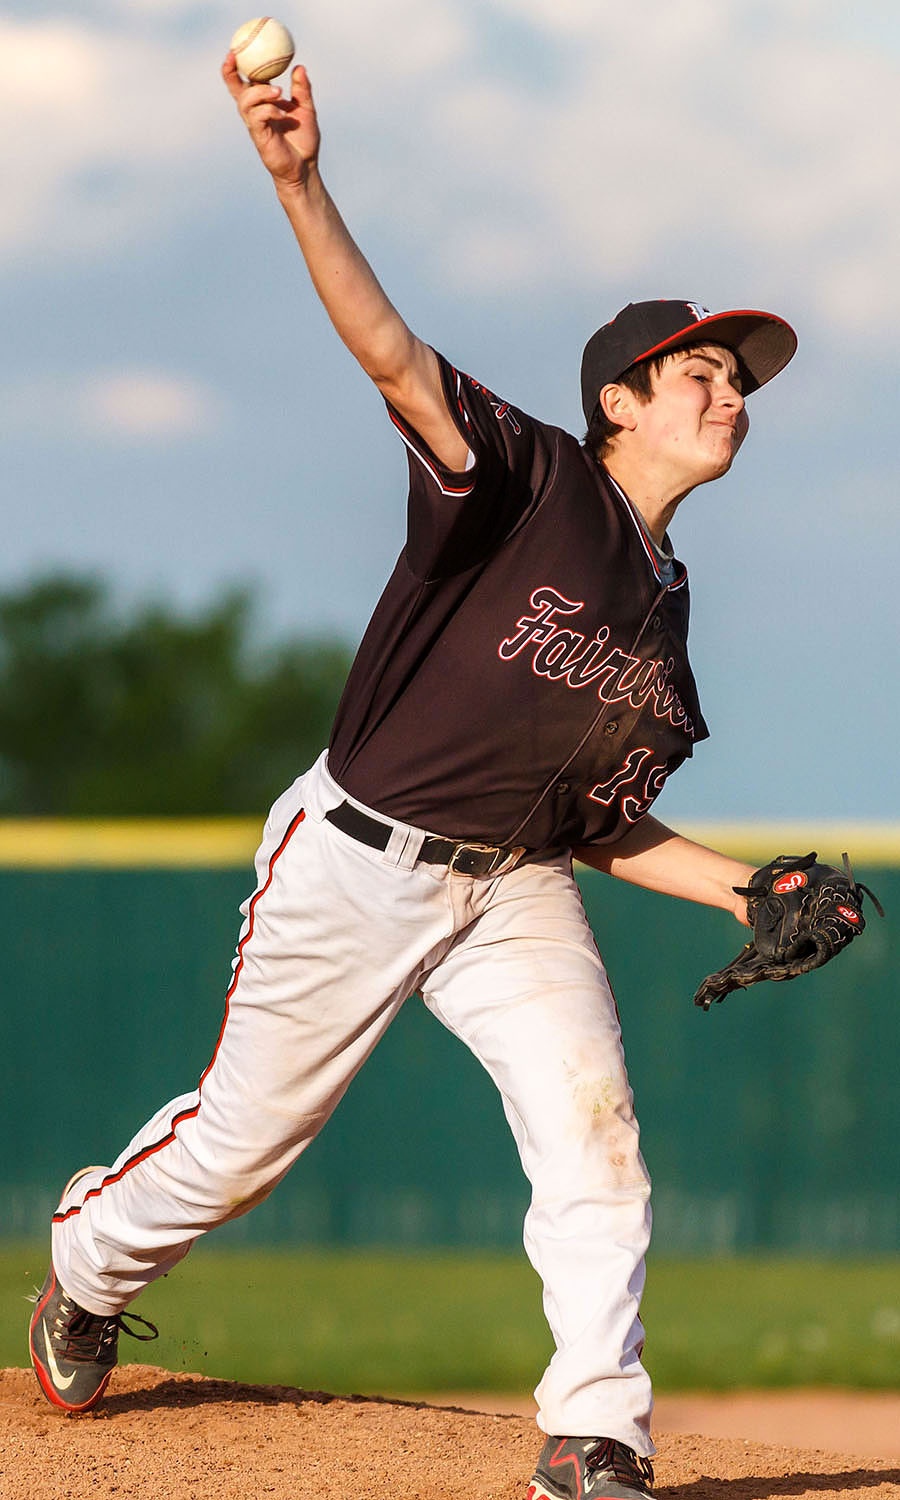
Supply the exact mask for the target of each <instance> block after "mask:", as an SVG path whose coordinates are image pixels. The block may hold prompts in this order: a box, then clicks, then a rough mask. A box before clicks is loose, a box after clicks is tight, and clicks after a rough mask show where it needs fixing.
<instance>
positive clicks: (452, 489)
mask: <svg viewBox="0 0 900 1500" xmlns="http://www.w3.org/2000/svg"><path fill="white" fill-rule="evenodd" d="M388 416H389V417H390V419H391V421H392V422H393V424H394V426H395V427H396V429H397V431H398V432H399V434H400V436H401V437H402V439H403V441H404V443H405V444H406V446H407V447H408V448H409V449H410V451H411V452H412V453H414V454H415V455H416V458H417V459H418V460H419V463H420V464H422V466H423V468H426V469H427V470H428V472H429V474H430V475H431V477H432V479H433V480H434V482H435V484H436V485H437V486H438V488H439V489H440V491H441V493H442V494H444V495H457V496H460V497H462V496H465V495H471V493H472V491H473V490H474V488H475V483H474V481H472V482H471V483H469V484H466V485H452V484H445V483H444V481H443V480H442V479H441V477H440V475H439V474H438V472H437V469H436V468H435V467H434V465H433V464H431V463H429V461H428V459H427V458H426V457H425V455H424V453H423V452H422V450H421V449H420V448H419V447H418V445H417V443H416V439H415V438H414V437H413V436H412V434H411V433H410V432H408V431H407V429H406V428H405V427H404V426H403V423H402V422H401V421H400V419H399V417H397V416H395V415H394V413H393V412H392V411H390V410H388Z"/></svg>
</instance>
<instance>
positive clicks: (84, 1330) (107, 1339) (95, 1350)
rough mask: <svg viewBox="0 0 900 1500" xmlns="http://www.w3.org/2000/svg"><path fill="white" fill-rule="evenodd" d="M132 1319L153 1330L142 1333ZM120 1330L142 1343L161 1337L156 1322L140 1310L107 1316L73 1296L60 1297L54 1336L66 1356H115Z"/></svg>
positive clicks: (103, 1358) (99, 1358)
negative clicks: (87, 1308)
mask: <svg viewBox="0 0 900 1500" xmlns="http://www.w3.org/2000/svg"><path fill="white" fill-rule="evenodd" d="M126 1320H128V1321H126ZM129 1322H131V1323H141V1324H143V1326H144V1328H149V1329H150V1332H149V1333H138V1332H137V1330H136V1329H135V1328H132V1327H129ZM120 1332H121V1333H127V1334H128V1335H129V1336H130V1337H131V1338H133V1339H140V1340H141V1342H142V1343H150V1342H151V1340H153V1339H156V1338H159V1329H158V1328H157V1327H156V1325H155V1324H154V1323H150V1322H148V1321H147V1319H146V1318H142V1317H140V1316H139V1315H138V1314H137V1313H126V1312H121V1313H115V1314H114V1315H113V1316H112V1317H103V1316H102V1315H100V1314H98V1313H90V1312H88V1311H87V1310H86V1309H85V1308H83V1307H79V1306H78V1303H77V1302H75V1301H73V1299H72V1298H71V1297H67V1296H63V1297H61V1298H60V1303H59V1312H58V1313H57V1315H56V1317H55V1318H54V1320H53V1328H52V1329H51V1337H52V1339H53V1342H54V1344H56V1345H57V1347H58V1348H59V1351H60V1353H61V1354H62V1356H63V1358H64V1359H69V1360H87V1361H91V1362H95V1363H103V1362H104V1361H107V1360H109V1359H114V1358H115V1354H116V1347H117V1345H118V1341H119V1333H120Z"/></svg>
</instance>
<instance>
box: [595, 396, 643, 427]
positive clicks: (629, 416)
mask: <svg viewBox="0 0 900 1500" xmlns="http://www.w3.org/2000/svg"><path fill="white" fill-rule="evenodd" d="M599 400H600V407H601V410H602V412H603V415H604V416H605V417H606V419H607V421H609V422H612V423H613V424H614V425H615V426H616V427H624V428H625V430H626V432H633V431H634V429H635V427H636V426H637V411H636V407H637V397H636V396H635V394H634V392H633V391H630V390H629V389H628V387H627V385H605V386H604V387H603V389H602V391H601V392H600V397H599Z"/></svg>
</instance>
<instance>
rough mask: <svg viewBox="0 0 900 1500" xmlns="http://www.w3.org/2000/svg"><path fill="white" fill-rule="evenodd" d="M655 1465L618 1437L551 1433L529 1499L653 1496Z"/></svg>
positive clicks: (603, 1499) (637, 1498)
mask: <svg viewBox="0 0 900 1500" xmlns="http://www.w3.org/2000/svg"><path fill="white" fill-rule="evenodd" d="M652 1486H653V1465H652V1464H651V1462H650V1460H649V1458H639V1457H638V1455H637V1454H636V1453H635V1452H634V1450H633V1449H632V1448H629V1447H627V1446H626V1444H625V1443H620V1442H617V1441H616V1439H615V1438H559V1437H550V1438H548V1439H547V1441H546V1443H545V1444H544V1447H543V1450H542V1452H541V1456H540V1458H539V1459H538V1464H537V1469H536V1470H535V1473H534V1477H533V1479H532V1481H531V1483H530V1484H529V1486H528V1491H527V1494H526V1500H648V1497H649V1500H653V1488H652Z"/></svg>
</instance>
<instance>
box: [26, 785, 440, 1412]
mask: <svg viewBox="0 0 900 1500" xmlns="http://www.w3.org/2000/svg"><path fill="white" fill-rule="evenodd" d="M333 787H334V784H333V783H331V784H330V788H331V801H332V802H333V801H334V794H333ZM327 805H328V799H327V797H325V796H324V794H323V791H322V777H321V775H319V776H318V777H316V776H314V775H313V774H312V773H310V776H309V777H307V778H301V780H300V782H299V783H297V784H296V785H295V787H294V788H292V789H291V792H290V793H289V794H286V795H285V797H283V798H282V799H280V801H279V803H277V804H276V806H275V808H274V809H273V812H272V815H271V816H270V819H269V821H268V823H267V825H266V830H265V835H264V839H263V843H262V845H261V848H260V852H259V855H258V857H257V875H258V884H257V889H256V892H255V894H254V896H253V897H252V899H251V900H250V901H249V902H248V903H246V906H245V908H244V912H245V920H244V924H243V929H242V934H241V940H240V943H239V947H238V953H237V958H236V961H235V966H234V977H233V980H232V984H231V986H230V989H229V991H228V1002H227V1011H226V1017H225V1022H224V1024H223V1027H222V1031H221V1033H220V1036H219V1041H218V1045H217V1047H216V1050H215V1054H214V1057H213V1059H212V1061H211V1063H210V1065H209V1067H208V1068H207V1070H206V1072H205V1073H204V1075H203V1077H202V1079H201V1082H200V1086H199V1088H198V1089H196V1090H195V1091H193V1092H192V1093H190V1094H186V1095H183V1096H182V1097H180V1098H178V1099H176V1100H174V1101H172V1102H171V1103H170V1104H168V1105H166V1106H165V1107H164V1108H163V1109H162V1110H160V1111H159V1112H158V1113H157V1114H156V1115H155V1116H154V1117H153V1118H152V1119H151V1120H150V1121H149V1122H148V1123H147V1124H146V1125H145V1126H144V1127H143V1129H142V1130H140V1131H139V1132H138V1134H137V1135H136V1136H135V1137H134V1139H133V1140H132V1141H131V1142H130V1143H129V1145H128V1146H127V1147H126V1148H125V1150H124V1151H123V1152H122V1153H121V1154H120V1155H119V1157H118V1158H117V1160H116V1161H115V1162H114V1164H113V1166H112V1167H111V1168H110V1169H108V1170H104V1169H97V1170H95V1171H93V1172H91V1173H88V1174H87V1175H86V1176H84V1177H81V1178H80V1180H79V1181H78V1182H77V1183H76V1184H75V1185H74V1186H73V1187H72V1190H71V1192H70V1193H69V1194H68V1195H67V1196H66V1197H65V1198H64V1200H63V1202H62V1203H61V1205H60V1208H59V1210H58V1212H57V1214H56V1215H55V1216H54V1223H53V1267H54V1270H55V1277H56V1283H57V1286H58V1289H59V1290H58V1291H57V1290H53V1289H51V1288H49V1287H48V1288H45V1293H46V1295H45V1296H44V1297H43V1299H42V1301H43V1305H41V1303H40V1302H39V1306H38V1309H37V1313H36V1319H37V1322H36V1324H35V1327H36V1330H37V1332H36V1335H35V1336H36V1337H37V1339H38V1341H39V1342H40V1341H43V1344H46V1343H47V1340H48V1339H49V1337H50V1329H52V1326H53V1319H54V1317H55V1316H56V1313H57V1311H58V1308H57V1303H58V1302H59V1300H60V1297H61V1296H63V1295H65V1296H67V1297H68V1298H69V1299H72V1300H73V1301H74V1303H75V1304H76V1305H77V1307H78V1308H79V1309H81V1310H82V1311H84V1312H85V1313H86V1314H88V1315H91V1316H93V1317H94V1318H95V1319H99V1320H103V1319H115V1318H116V1316H117V1315H118V1314H119V1313H120V1312H121V1310H122V1309H123V1308H124V1307H125V1306H126V1304H127V1303H128V1302H130V1301H131V1300H132V1298H133V1297H135V1296H136V1295H137V1294H138V1292H139V1291H140V1290H141V1289H142V1288H143V1287H144V1286H146V1285H147V1284H148V1283H149V1282H150V1281H152V1280H153V1279H155V1278H156V1277H158V1276H160V1275H162V1274H164V1273H165V1272H166V1271H168V1270H169V1269H170V1268H171V1267H172V1266H173V1265H175V1264H176V1263H177V1262H178V1261H179V1260H180V1259H181V1258H182V1257H183V1256H184V1255H185V1254H186V1253H187V1252H188V1250H189V1249H190V1246H191V1245H192V1244H193V1242H194V1241H195V1240H196V1238H197V1237H198V1236H199V1235H200V1234H202V1233H204V1232H205V1231H206V1230H209V1229H211V1228H213V1227H214V1226H216V1225H218V1224H221V1223H223V1222H225V1221H226V1220H228V1219H232V1218H235V1217H237V1216H238V1215H240V1214H243V1213H246V1212H247V1211H248V1210H249V1209H250V1208H251V1207H253V1206H254V1205H255V1204H256V1203H259V1202H260V1201H262V1199H263V1198H265V1197H266V1196H267V1194H268V1193H269V1192H270V1191H271V1190H272V1188H273V1187H274V1186H275V1184H276V1183H277V1182H278V1181H279V1180H280V1179H281V1177H283V1176H284V1174H285V1172H286V1171H287V1170H288V1169H289V1167H290V1166H291V1164H292V1163H293V1162H294V1161H295V1160H296V1159H297V1157H298V1156H299V1154H300V1153H301V1152H302V1151H303V1149H304V1148H305V1147H306V1145H308V1144H309V1142H310V1141H311V1140H312V1139H313V1138H314V1136H315V1135H316V1134H317V1133H318V1131H319V1130H320V1129H321V1127H322V1125H323V1124H324V1123H325V1121H326V1120H327V1118H328V1117H329V1115H330V1113H331V1112H332V1110H333V1109H334V1108H335V1106H336V1104H337V1103H338V1101H339V1100H340V1098H341V1096H342V1095H343V1093H344V1091H345V1089H346V1088H347V1085H348V1084H349V1082H350V1080H351V1079H352V1077H353V1075H354V1074H355V1073H356V1072H357V1070H358V1069H359V1067H360V1066H361V1065H362V1063H363V1062H364V1060H365V1058H366V1057H367V1056H368V1054H369V1053H370V1052H371V1050H372V1048H373V1047H374V1045H375V1043H376V1042H377V1040H378V1039H379V1037H380V1036H381V1035H382V1034H383V1032H384V1030H385V1029H386V1027H387V1026H388V1024H389V1023H390V1021H391V1019H392V1018H393V1016H394V1015H395V1014H396V1012H397V1010H398V1008H399V1006H400V1005H401V1004H402V1003H403V1001H404V999H405V998H406V996H407V995H408V994H409V993H410V992H411V991H412V989H414V988H415V986H416V983H417V980H418V977H419V974H420V972H421V970H422V967H423V965H428V964H430V963H432V962H433V961H434V958H435V955H436V954H437V953H438V952H439V951H441V949H442V945H445V944H446V942H447V941H448V940H449V935H450V932H451V928H452V921H453V919H452V914H451V911H450V906H449V903H448V901H447V899H446V894H445V890H444V888H443V884H442V882H440V881H438V880H436V879H435V877H434V875H433V874H432V873H430V872H429V871H428V870H427V868H425V867H418V868H415V867H410V861H408V860H407V861H405V865H406V867H404V865H403V863H402V862H401V861H399V860H398V859H397V858H394V857H392V856H391V855H390V854H389V852H388V851H386V852H385V853H381V852H380V851H376V850H372V849H369V848H367V847H366V846H364V845H362V844H360V843H358V842H357V841H355V840H353V839H351V838H349V837H348V836H347V835H346V834H344V833H342V832H340V831H339V830H338V829H337V828H335V827H333V825H332V824H331V823H330V822H328V821H327V820H325V819H324V816H323V814H324V811H325V810H327ZM398 847H399V841H398ZM62 1288H64V1289H65V1294H63V1293H62V1291H61V1289H62ZM48 1319H49V1322H48V1321H47V1320H48ZM94 1331H96V1333H97V1336H98V1338H99V1337H101V1335H102V1336H105V1334H104V1331H103V1330H102V1329H101V1328H100V1326H99V1324H98V1327H97V1329H96V1330H94ZM43 1344H42V1346H41V1347H39V1348H36V1349H35V1346H34V1344H33V1351H34V1352H36V1355H37V1358H36V1368H38V1365H39V1364H43V1365H44V1366H45V1369H46V1365H47V1360H48V1359H49V1357H50V1353H51V1351H50V1349H49V1345H48V1346H47V1347H46V1348H44V1347H43ZM72 1347H73V1349H74V1350H75V1352H76V1353H77V1346H76V1345H73V1346H72ZM45 1356H46V1357H45ZM114 1362H115V1361H114V1359H113V1363H114ZM57 1364H59V1359H58V1358H57ZM38 1374H39V1377H40V1374H41V1371H40V1369H38ZM42 1385H44V1389H45V1392H46V1393H47V1394H48V1395H50V1396H51V1399H53V1396H52V1395H51V1392H50V1389H49V1387H50V1386H52V1385H53V1380H51V1379H50V1378H49V1376H48V1379H47V1381H46V1383H45V1382H44V1381H43V1380H42ZM57 1404H68V1403H67V1402H66V1401H62V1402H58V1403H57Z"/></svg>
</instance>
